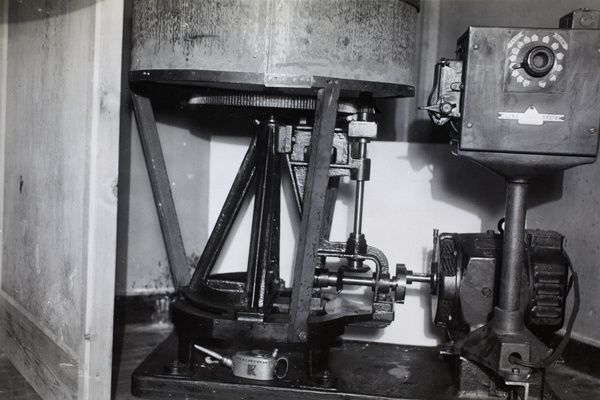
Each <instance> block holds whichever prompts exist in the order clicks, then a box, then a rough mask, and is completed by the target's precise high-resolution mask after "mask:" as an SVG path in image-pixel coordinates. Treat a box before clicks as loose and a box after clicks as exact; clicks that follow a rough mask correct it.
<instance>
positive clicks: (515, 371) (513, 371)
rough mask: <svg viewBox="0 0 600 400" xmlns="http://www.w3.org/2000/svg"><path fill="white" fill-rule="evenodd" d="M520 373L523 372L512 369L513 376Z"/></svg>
mask: <svg viewBox="0 0 600 400" xmlns="http://www.w3.org/2000/svg"><path fill="white" fill-rule="evenodd" d="M519 372H521V370H520V369H519V368H513V369H512V373H513V374H518V373H519Z"/></svg>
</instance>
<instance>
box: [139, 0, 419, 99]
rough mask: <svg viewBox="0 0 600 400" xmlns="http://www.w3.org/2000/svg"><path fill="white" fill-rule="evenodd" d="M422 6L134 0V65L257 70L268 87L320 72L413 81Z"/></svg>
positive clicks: (345, 0) (380, 0) (299, 82)
mask: <svg viewBox="0 0 600 400" xmlns="http://www.w3.org/2000/svg"><path fill="white" fill-rule="evenodd" d="M417 6H418V2H416V1H414V0H410V1H409V2H405V1H398V0H395V1H389V0H369V1H364V0H329V1H321V0H306V1H278V0H233V1H231V0H227V1H226V0H203V1H200V2H199V1H193V2H190V1H186V0H169V1H166V0H163V1H141V0H140V1H133V17H132V39H133V40H132V57H131V59H132V65H131V70H132V71H145V70H176V69H179V70H210V71H228V72H234V73H248V74H257V75H260V76H261V78H260V80H261V83H260V84H261V85H265V86H270V87H288V86H294V87H302V86H306V85H309V87H310V82H311V80H312V79H313V78H312V77H315V76H327V77H334V78H338V79H346V80H355V79H357V80H363V81H373V82H384V83H392V84H396V83H400V84H407V83H408V84H409V83H411V82H412V79H413V76H412V75H413V63H414V47H415V34H416V17H417V12H418V11H417ZM240 21H244V22H243V23H240ZM248 76H250V75H248ZM244 81H245V78H242V82H244Z"/></svg>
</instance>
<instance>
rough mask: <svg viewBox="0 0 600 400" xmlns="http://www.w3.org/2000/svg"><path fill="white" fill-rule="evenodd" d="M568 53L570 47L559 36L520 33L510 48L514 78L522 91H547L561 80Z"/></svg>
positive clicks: (556, 33)
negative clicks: (523, 89) (525, 88)
mask: <svg viewBox="0 0 600 400" xmlns="http://www.w3.org/2000/svg"><path fill="white" fill-rule="evenodd" d="M568 50H569V44H568V43H567V41H566V40H565V38H564V37H563V36H562V35H561V34H559V33H558V32H548V33H547V34H537V33H531V34H524V33H523V32H519V33H517V34H516V35H515V36H513V37H512V39H511V40H509V42H508V45H507V52H508V54H509V56H508V59H509V68H510V70H511V71H512V72H511V75H512V77H513V78H515V79H516V81H517V83H519V84H520V85H522V86H523V87H529V86H531V85H537V86H539V87H541V88H545V87H546V86H547V85H549V84H551V83H552V82H555V81H556V80H557V79H558V77H559V76H560V74H561V71H563V69H564V59H565V56H566V54H567V51H568Z"/></svg>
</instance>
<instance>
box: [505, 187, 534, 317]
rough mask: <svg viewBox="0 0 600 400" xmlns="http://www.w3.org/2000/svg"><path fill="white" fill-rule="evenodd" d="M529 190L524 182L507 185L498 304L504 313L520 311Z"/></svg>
mask: <svg viewBox="0 0 600 400" xmlns="http://www.w3.org/2000/svg"><path fill="white" fill-rule="evenodd" d="M528 186H529V184H528V182H527V181H507V189H506V219H505V222H504V246H503V249H502V270H501V273H500V294H499V303H498V306H499V307H500V308H501V309H503V310H505V311H518V310H519V308H520V307H519V306H520V296H521V274H522V268H523V263H524V250H525V218H526V212H527V208H526V207H527V190H528Z"/></svg>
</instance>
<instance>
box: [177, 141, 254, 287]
mask: <svg viewBox="0 0 600 400" xmlns="http://www.w3.org/2000/svg"><path fill="white" fill-rule="evenodd" d="M256 158H257V148H256V137H255V138H254V139H252V142H251V143H250V146H249V147H248V151H247V152H246V155H245V156H244V159H243V161H242V164H241V166H240V168H239V170H238V173H237V175H236V177H235V179H234V181H233V184H232V185H231V189H230V190H229V193H228V194H227V198H226V199H225V203H224V204H223V208H222V209H221V212H220V213H219V217H218V219H217V222H216V223H215V226H214V228H213V230H212V232H211V234H210V237H209V239H208V242H207V243H206V246H205V247H204V251H203V252H202V256H201V257H200V261H198V266H197V267H196V270H195V271H194V274H193V275H192V279H191V280H190V284H189V288H190V289H194V290H197V289H199V287H200V284H201V283H202V282H203V281H204V280H206V278H207V277H208V276H209V275H210V273H211V272H212V269H213V267H214V266H215V263H216V262H217V259H218V257H219V255H220V254H221V250H222V249H223V246H224V244H225V241H226V239H227V236H228V235H229V232H230V231H231V228H232V226H233V224H234V222H235V219H236V217H237V215H238V213H239V211H240V209H241V207H242V204H243V202H244V199H245V198H246V195H247V193H248V191H249V190H250V186H251V185H252V182H253V180H254V175H255V172H256Z"/></svg>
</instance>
